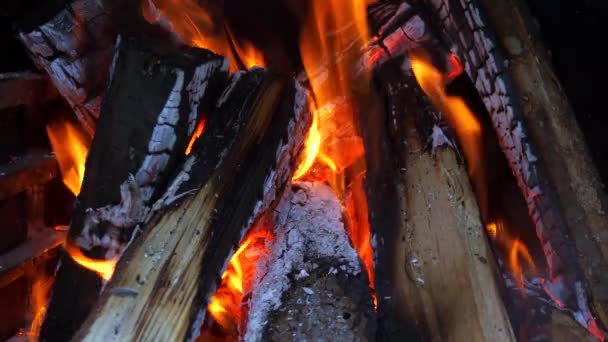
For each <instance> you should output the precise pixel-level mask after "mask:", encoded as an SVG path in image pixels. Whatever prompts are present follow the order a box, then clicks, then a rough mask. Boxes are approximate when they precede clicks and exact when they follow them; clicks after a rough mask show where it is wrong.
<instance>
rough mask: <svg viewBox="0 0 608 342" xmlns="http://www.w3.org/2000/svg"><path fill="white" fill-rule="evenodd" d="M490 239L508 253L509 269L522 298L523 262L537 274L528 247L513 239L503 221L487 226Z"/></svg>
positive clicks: (523, 290) (530, 270) (523, 294)
mask: <svg viewBox="0 0 608 342" xmlns="http://www.w3.org/2000/svg"><path fill="white" fill-rule="evenodd" d="M486 229H487V231H488V233H489V234H490V237H491V238H492V239H494V241H495V242H496V244H497V246H498V247H500V248H501V249H502V250H504V251H506V252H507V253H508V257H509V268H510V269H511V273H512V275H513V279H514V280H515V283H516V284H517V287H519V289H520V290H521V294H522V296H525V288H524V267H523V265H522V261H523V262H524V263H525V264H526V265H527V267H526V269H527V270H528V271H529V272H531V273H532V274H536V273H537V272H536V264H535V263H534V260H533V259H532V256H531V255H530V252H529V251H528V248H527V247H526V245H525V244H524V243H523V242H521V241H520V240H519V239H517V238H514V237H512V236H511V235H510V234H509V230H508V229H506V228H505V227H504V223H503V221H502V220H497V221H496V222H491V223H488V225H487V226H486Z"/></svg>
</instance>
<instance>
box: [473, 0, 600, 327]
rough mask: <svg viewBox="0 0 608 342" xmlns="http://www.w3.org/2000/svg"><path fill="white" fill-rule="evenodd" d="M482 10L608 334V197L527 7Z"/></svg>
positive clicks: (495, 4) (509, 4)
mask: <svg viewBox="0 0 608 342" xmlns="http://www.w3.org/2000/svg"><path fill="white" fill-rule="evenodd" d="M480 4H481V5H482V6H483V9H484V10H485V12H486V13H487V15H488V19H489V21H490V22H491V23H492V27H493V29H494V32H495V33H496V35H497V38H498V39H499V44H500V45H501V46H502V47H503V48H504V51H506V56H507V58H508V60H509V66H510V67H509V70H510V74H511V75H512V78H513V85H514V87H515V88H516V89H517V91H518V93H519V94H521V95H522V98H523V100H522V110H521V112H522V115H523V119H524V121H525V123H526V127H527V128H528V133H529V135H530V138H531V140H532V141H533V143H534V146H535V147H536V153H537V157H538V158H539V160H540V161H541V162H542V163H543V165H544V166H545V167H544V169H545V171H546V173H545V175H546V176H547V177H546V178H545V179H544V183H545V184H542V188H552V189H553V190H554V194H555V196H554V197H555V199H556V201H557V204H558V205H559V208H560V209H561V210H562V212H563V216H564V219H565V221H566V228H567V231H566V236H569V237H571V239H572V240H573V241H574V244H575V247H576V251H575V253H574V255H576V256H577V258H576V260H578V262H579V264H580V266H581V267H582V270H583V272H584V275H585V277H586V279H587V284H586V285H587V286H588V290H589V292H590V295H591V297H590V299H591V305H592V308H593V311H594V312H595V313H596V314H597V315H598V317H597V318H599V319H600V321H601V323H602V325H603V327H604V328H607V327H608V245H606V243H603V241H607V240H608V230H607V229H606V227H608V215H607V214H606V212H607V211H608V196H607V194H606V191H605V187H604V186H603V185H602V184H601V181H600V179H599V176H598V172H597V169H596V167H595V166H594V164H593V162H592V159H591V157H590V154H589V151H588V150H587V147H586V145H585V140H584V138H583V135H582V133H581V131H580V128H579V126H578V124H577V122H576V117H575V115H574V113H573V110H572V107H571V106H570V103H569V101H568V99H567V97H566V95H565V94H564V92H563V89H562V88H561V86H560V85H559V82H558V81H557V77H556V75H555V73H554V71H553V68H552V65H551V62H550V61H551V59H550V57H549V55H548V53H547V51H546V49H545V47H544V46H543V45H542V42H541V39H540V33H539V32H538V29H537V27H536V26H535V24H534V20H533V19H532V18H531V16H530V14H529V11H528V8H527V7H526V5H525V4H524V3H523V2H522V1H513V0H509V1H506V0H500V1H492V2H491V4H490V3H489V2H488V1H485V0H481V1H480ZM505 14H506V15H505ZM507 18H509V20H506V19H507ZM548 193H549V194H551V193H550V192H548ZM579 309H581V310H584V308H582V307H579ZM587 319H588V317H587Z"/></svg>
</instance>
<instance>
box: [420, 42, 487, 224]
mask: <svg viewBox="0 0 608 342" xmlns="http://www.w3.org/2000/svg"><path fill="white" fill-rule="evenodd" d="M410 58H411V62H412V70H413V71H414V76H415V77H416V80H417V81H418V84H420V87H421V88H422V90H423V91H424V93H425V94H426V95H427V96H428V98H429V100H430V101H431V103H432V104H433V105H434V106H435V108H437V110H439V111H441V113H443V114H444V115H445V117H446V119H447V121H448V123H449V125H450V126H451V127H452V128H453V129H454V130H455V132H456V135H458V138H459V140H460V144H461V146H462V149H463V152H464V156H465V159H466V161H467V166H468V172H469V176H470V177H471V179H472V180H473V181H474V183H475V190H476V191H477V193H478V197H479V201H478V202H479V205H480V209H481V210H482V213H484V214H485V210H486V208H485V205H486V203H488V202H487V198H486V193H485V192H486V188H485V186H486V185H485V184H486V180H485V173H484V171H483V169H482V163H481V160H480V158H481V156H482V152H483V151H482V147H483V146H482V143H481V125H480V123H479V121H478V120H477V118H475V115H474V114H473V113H472V112H471V110H470V109H469V108H468V107H467V105H466V103H465V102H464V100H463V99H462V98H460V97H458V96H450V95H448V94H447V93H446V91H445V86H446V85H447V83H448V81H449V80H450V79H449V77H448V75H444V74H443V73H441V72H440V71H439V70H437V69H436V68H435V67H433V66H432V65H431V63H429V62H428V59H426V58H425V57H423V56H421V55H419V54H415V53H414V54H411V56H410ZM450 61H451V62H452V63H456V61H454V59H453V58H452V59H450Z"/></svg>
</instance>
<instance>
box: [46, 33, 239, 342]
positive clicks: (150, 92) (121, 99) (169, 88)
mask: <svg viewBox="0 0 608 342" xmlns="http://www.w3.org/2000/svg"><path fill="white" fill-rule="evenodd" d="M149 46H154V45H152V44H149ZM227 71H228V64H227V61H226V60H225V59H224V58H222V57H219V56H217V55H214V54H212V53H210V52H207V51H204V50H198V49H192V48H179V49H177V50H172V49H163V47H162V45H158V44H157V45H156V46H155V47H154V48H148V47H146V46H145V45H144V44H143V43H141V42H137V41H134V40H129V39H125V40H123V41H121V40H120V39H119V42H118V46H117V48H116V51H115V56H114V62H113V65H112V77H111V84H110V86H109V89H108V91H107V94H106V96H105V98H104V103H103V108H102V112H103V117H102V118H101V119H100V120H99V123H98V127H97V134H96V135H95V139H94V141H93V144H92V146H91V149H90V151H89V154H88V158H87V162H86V174H85V177H84V181H83V185H82V189H81V192H80V195H79V197H78V203H77V206H76V209H75V211H74V214H73V217H72V222H71V225H70V230H69V234H68V241H67V247H69V248H68V251H70V249H71V251H78V250H79V248H84V249H86V250H88V251H89V252H90V253H89V255H90V256H91V257H97V258H101V259H109V260H116V259H117V258H119V257H120V255H121V254H122V252H123V251H124V249H125V248H126V246H127V244H128V242H129V241H131V239H132V237H133V229H134V228H135V227H136V226H138V225H139V224H141V223H143V222H144V219H145V217H146V216H147V215H148V214H149V213H150V210H151V207H152V205H153V204H154V203H155V202H156V200H157V199H158V198H159V197H160V196H161V194H163V193H164V192H165V189H166V187H167V184H168V182H169V180H170V176H171V174H172V173H173V172H174V170H175V168H176V167H177V166H178V165H179V164H180V162H181V161H182V160H183V159H184V151H185V149H186V145H187V144H188V140H189V137H190V136H191V135H192V133H193V132H194V129H195V126H196V122H197V119H198V118H199V114H200V113H201V112H204V111H206V110H208V109H209V108H210V107H211V101H212V99H213V98H215V97H216V95H217V94H216V93H217V89H221V88H222V87H223V86H224V84H225V81H226V78H227ZM71 254H73V253H72V252H71ZM61 264H62V266H61V267H59V270H58V272H57V280H56V285H55V287H54V290H53V294H52V297H51V299H50V302H49V309H48V312H47V316H46V319H45V322H44V324H43V326H42V331H41V337H42V339H44V340H65V339H67V338H69V337H70V336H71V335H72V334H73V333H74V332H75V330H76V329H77V328H78V327H79V326H80V324H81V323H82V321H83V320H84V318H85V317H86V315H87V313H88V312H89V311H90V309H91V307H92V305H93V303H94V301H95V299H96V298H97V297H98V295H99V291H100V289H101V287H102V281H101V278H100V277H99V276H98V275H97V274H96V273H95V272H92V271H89V270H87V269H84V268H82V267H80V266H78V265H77V264H76V263H75V262H74V261H73V260H72V259H71V258H70V257H69V256H64V257H63V258H62V261H61Z"/></svg>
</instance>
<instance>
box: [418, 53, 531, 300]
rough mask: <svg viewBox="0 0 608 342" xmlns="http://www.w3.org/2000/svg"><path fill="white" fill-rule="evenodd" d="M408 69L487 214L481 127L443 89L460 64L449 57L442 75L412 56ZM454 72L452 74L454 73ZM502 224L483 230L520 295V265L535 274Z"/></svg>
mask: <svg viewBox="0 0 608 342" xmlns="http://www.w3.org/2000/svg"><path fill="white" fill-rule="evenodd" d="M410 58H411V62H412V70H413V71H414V75H415V77H416V80H417V81H418V84H420V87H421V88H422V90H423V91H424V93H425V94H426V95H427V96H428V98H429V99H430V101H431V102H432V104H433V105H434V106H435V108H437V109H438V110H440V111H441V112H442V113H443V114H444V115H445V117H446V119H447V121H448V123H449V125H450V126H451V127H452V128H453V129H454V130H455V132H456V135H458V138H459V140H460V144H461V146H462V149H463V152H464V155H465V159H466V161H467V166H468V172H469V176H470V177H471V179H472V180H473V182H474V184H475V188H476V189H475V190H476V191H477V195H478V203H479V206H480V209H481V211H482V216H485V215H483V214H487V212H486V210H487V203H488V199H487V195H486V188H485V187H486V179H485V177H486V176H485V173H484V170H483V169H482V163H481V159H480V158H481V156H482V153H483V150H482V148H483V146H482V136H481V124H480V123H479V121H478V120H477V118H476V117H475V115H474V114H473V113H472V112H471V110H470V109H469V108H468V107H467V105H466V103H465V102H464V100H463V99H461V98H460V97H458V96H450V95H448V94H447V93H446V91H445V86H446V85H447V83H449V82H450V81H451V80H452V79H453V78H454V77H456V76H457V74H458V73H460V72H462V68H461V67H458V65H460V62H459V61H458V58H457V57H456V56H454V55H452V56H450V58H449V61H450V63H451V64H452V68H451V69H452V70H453V72H452V73H450V74H448V75H444V74H442V73H441V72H440V71H439V70H437V69H436V68H435V67H433V66H432V65H431V63H429V62H428V59H426V58H425V57H424V56H422V55H420V54H417V53H413V54H411V56H410ZM454 70H455V71H454ZM504 228H505V227H504V224H503V222H502V221H500V220H498V221H496V222H490V223H488V224H487V226H486V231H487V232H488V234H489V235H490V237H491V238H493V239H494V240H495V241H496V242H497V244H498V245H500V247H501V248H503V249H504V250H506V251H508V259H509V267H510V269H511V272H512V274H513V278H514V279H515V282H516V283H517V286H518V287H519V288H520V290H521V291H522V295H523V294H524V267H523V265H522V262H524V263H525V264H526V265H527V267H528V268H529V269H530V270H531V271H532V272H533V273H536V265H535V264H534V260H533V259H532V256H531V255H530V252H529V251H528V248H527V247H526V245H525V244H524V243H522V242H521V241H519V240H518V239H516V238H513V237H512V236H511V235H510V234H509V232H508V230H506V229H504Z"/></svg>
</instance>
